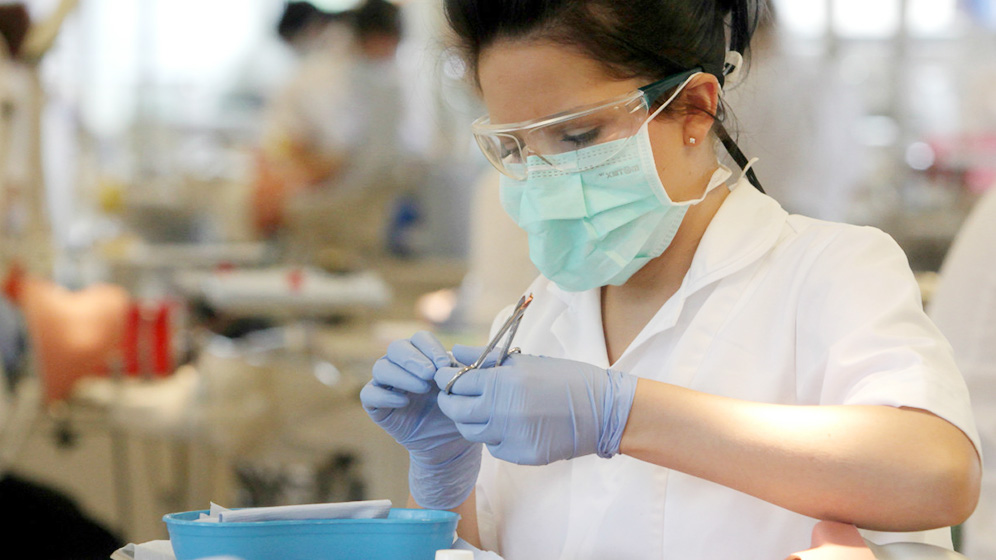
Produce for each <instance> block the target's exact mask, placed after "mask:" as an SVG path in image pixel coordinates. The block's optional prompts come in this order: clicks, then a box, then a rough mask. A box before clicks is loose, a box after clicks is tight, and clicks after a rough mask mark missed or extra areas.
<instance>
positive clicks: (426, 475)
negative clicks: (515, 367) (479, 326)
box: [360, 331, 481, 509]
mask: <svg viewBox="0 0 996 560" xmlns="http://www.w3.org/2000/svg"><path fill="white" fill-rule="evenodd" d="M450 364H451V361H450V356H449V354H447V353H446V349H445V348H444V347H443V345H442V344H440V342H439V341H438V340H437V339H436V337H434V336H433V335H432V334H430V333H428V332H424V331H423V332H419V333H416V334H415V335H414V336H412V337H411V338H410V339H408V340H396V341H394V342H392V343H391V344H390V345H389V346H388V347H387V355H385V356H384V357H382V358H381V359H379V360H377V362H376V363H375V364H374V366H373V379H372V380H371V381H370V382H369V383H367V384H366V386H364V387H363V390H362V391H360V401H361V402H362V403H363V408H364V409H365V410H366V411H367V414H369V415H370V418H372V419H373V421H374V422H376V423H377V424H378V425H379V426H380V427H381V428H383V429H384V431H386V432H387V433H388V434H390V435H391V437H393V438H394V439H395V440H396V441H397V442H398V443H400V444H401V445H403V446H405V448H406V449H407V450H408V454H409V459H410V461H409V467H408V487H409V490H410V491H411V493H412V497H413V498H415V501H416V502H417V503H418V505H420V506H422V507H424V508H431V509H453V508H455V507H457V506H458V505H460V504H462V503H463V502H464V500H466V499H467V497H468V496H469V495H470V492H471V490H473V489H474V485H475V484H476V482H477V474H478V472H479V471H480V468H481V444H479V443H472V442H469V441H467V440H465V439H464V438H463V437H461V436H460V432H459V431H458V430H457V428H456V426H455V425H454V423H453V421H452V420H450V419H449V418H447V417H446V416H445V415H444V414H443V413H442V412H441V411H440V410H439V405H438V404H437V402H436V395H438V394H439V389H438V388H437V387H436V385H435V383H433V376H434V375H435V373H436V370H437V369H438V368H440V367H444V366H449V365H450Z"/></svg>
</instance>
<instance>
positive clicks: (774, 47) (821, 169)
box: [727, 0, 865, 222]
mask: <svg viewBox="0 0 996 560" xmlns="http://www.w3.org/2000/svg"><path fill="white" fill-rule="evenodd" d="M765 4H766V16H765V17H764V18H763V19H762V20H761V21H760V22H759V25H758V29H757V31H756V34H755V38H754V51H753V58H752V59H751V63H750V72H749V74H748V78H747V79H746V80H745V81H744V82H743V83H741V84H739V85H733V86H732V87H731V89H730V91H729V94H728V95H727V102H728V103H729V105H730V106H731V107H732V117H733V120H734V122H736V123H737V124H738V126H737V128H738V129H739V130H742V131H744V132H743V133H742V134H741V135H740V137H739V138H738V139H737V141H738V142H739V143H740V145H741V146H742V147H743V151H744V153H745V154H749V155H750V156H751V157H757V158H759V159H758V161H757V162H756V163H755V164H754V169H756V170H757V173H758V175H763V176H764V177H765V181H764V187H765V189H766V191H767V192H768V194H769V195H770V196H771V197H772V198H774V199H775V200H777V201H778V202H779V203H780V204H781V205H782V207H783V208H785V209H786V210H787V211H788V212H789V213H793V214H802V215H804V216H809V217H811V218H817V219H821V220H830V221H845V222H846V221H848V218H849V217H850V215H851V213H852V211H851V205H852V204H853V199H854V196H855V191H856V189H857V187H858V186H859V181H860V180H861V177H862V175H863V173H864V167H865V162H864V159H865V153H864V150H863V149H862V146H861V143H860V141H859V139H858V138H856V137H855V129H856V127H855V123H856V121H857V119H858V118H859V117H860V116H861V115H862V113H863V111H864V109H863V107H862V103H861V100H860V97H859V92H858V91H856V90H855V88H853V87H850V86H849V85H848V84H846V83H845V82H844V81H843V80H841V79H840V77H839V76H838V73H837V69H836V68H835V67H834V65H833V63H832V62H833V61H822V60H821V59H820V58H818V57H809V58H804V57H803V56H802V55H799V54H798V53H795V52H792V50H791V48H790V45H789V44H788V38H787V37H785V35H784V30H783V28H782V27H781V26H780V25H779V22H778V16H777V13H776V11H775V7H774V5H773V2H771V0H768V1H767V2H765Z"/></svg>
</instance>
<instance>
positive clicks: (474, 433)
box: [454, 397, 502, 448]
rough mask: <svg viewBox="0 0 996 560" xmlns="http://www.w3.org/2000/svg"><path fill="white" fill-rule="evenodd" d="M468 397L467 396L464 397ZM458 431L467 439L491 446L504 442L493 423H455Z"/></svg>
mask: <svg viewBox="0 0 996 560" xmlns="http://www.w3.org/2000/svg"><path fill="white" fill-rule="evenodd" d="M463 398H467V397H463ZM454 426H456V428H457V431H459V432H460V435H461V436H462V437H463V439H465V440H467V441H472V442H474V443H483V444H485V445H487V446H488V447H489V448H490V447H491V446H492V445H500V444H501V442H502V438H501V434H500V433H498V430H497V429H495V427H494V426H493V425H491V424H460V423H454Z"/></svg>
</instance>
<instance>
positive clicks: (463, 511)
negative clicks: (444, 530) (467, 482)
mask: <svg viewBox="0 0 996 560" xmlns="http://www.w3.org/2000/svg"><path fill="white" fill-rule="evenodd" d="M476 493H477V491H476V490H474V491H471V493H470V496H468V497H467V499H466V500H465V501H464V502H463V503H462V504H460V506H459V507H457V508H456V509H453V510H451V511H453V512H456V513H459V514H460V521H459V522H458V523H457V536H459V537H460V538H461V539H463V540H465V541H467V542H468V543H470V544H471V545H473V546H476V547H477V548H481V537H480V533H479V531H478V529H477V497H476ZM408 507H410V508H420V507H421V506H419V505H418V504H417V503H415V498H413V497H412V496H411V495H409V496H408Z"/></svg>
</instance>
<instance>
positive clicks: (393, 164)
mask: <svg viewBox="0 0 996 560" xmlns="http://www.w3.org/2000/svg"><path fill="white" fill-rule="evenodd" d="M287 14H291V15H287ZM294 14H296V15H294ZM309 14H310V15H309ZM291 16H293V17H291ZM280 32H281V34H282V36H284V37H285V38H286V39H287V40H288V42H289V43H290V44H292V45H294V46H295V47H294V48H295V49H297V50H298V52H301V53H303V54H302V56H303V58H302V60H301V64H300V68H299V70H298V71H297V74H296V76H294V77H293V78H292V79H291V81H290V83H288V84H287V86H286V87H285V88H284V89H283V90H282V91H281V92H280V93H279V94H278V95H277V97H276V98H275V99H274V100H273V102H272V103H271V105H270V107H269V108H268V109H267V111H266V114H265V116H264V125H263V126H264V132H263V146H262V150H261V153H260V155H259V157H258V162H257V163H258V176H257V184H256V187H255V195H254V208H255V218H256V219H255V221H256V225H257V227H258V229H259V230H260V232H261V233H263V234H264V235H277V234H279V235H280V236H281V237H283V238H284V239H286V241H287V243H288V245H289V247H288V251H289V253H291V254H296V255H295V256H303V258H304V259H310V258H313V257H314V255H315V253H316V252H317V251H320V250H322V249H324V248H326V246H328V247H332V248H333V249H336V250H338V251H340V252H341V253H342V254H343V255H344V257H343V258H345V260H346V261H347V262H349V261H350V260H351V259H352V258H353V257H356V256H357V255H369V254H377V253H381V252H382V251H383V249H384V248H385V245H386V243H385V238H384V235H385V229H386V225H387V222H388V221H389V220H388V213H389V212H390V210H391V207H390V205H391V203H392V202H393V201H394V200H395V199H396V198H397V196H398V194H399V193H400V192H402V191H403V190H404V189H405V188H406V187H407V186H408V185H410V184H409V183H405V181H404V180H403V179H404V176H405V174H406V170H407V169H409V168H408V167H406V163H408V162H409V161H410V158H408V154H407V153H405V150H404V149H403V148H402V144H401V142H400V140H399V135H400V129H399V124H400V123H401V121H402V119H403V116H404V104H403V97H402V93H401V80H400V77H399V68H398V64H397V60H396V53H397V49H398V45H399V43H400V42H401V39H402V32H403V30H402V16H401V11H400V9H399V8H398V7H397V6H395V5H394V4H392V3H390V2H387V1H385V0H367V1H366V2H364V3H363V4H361V5H360V6H359V7H357V8H356V9H355V10H353V11H352V12H350V13H348V14H347V15H344V16H338V17H334V18H333V17H331V16H329V15H327V14H322V13H320V12H319V11H318V10H317V9H315V8H313V7H311V8H301V7H300V5H299V3H295V4H291V5H288V8H287V10H286V13H285V17H284V18H283V19H282V22H281V26H280ZM292 258H294V257H292Z"/></svg>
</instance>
